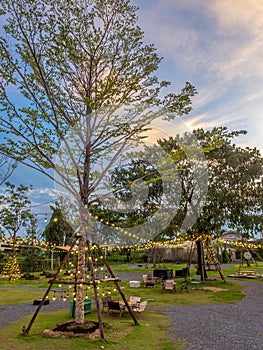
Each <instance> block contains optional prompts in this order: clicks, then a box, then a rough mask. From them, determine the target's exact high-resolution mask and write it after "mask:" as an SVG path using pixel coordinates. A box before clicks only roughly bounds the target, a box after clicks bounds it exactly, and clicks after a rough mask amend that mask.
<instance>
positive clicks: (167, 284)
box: [163, 279, 176, 292]
mask: <svg viewBox="0 0 263 350" xmlns="http://www.w3.org/2000/svg"><path fill="white" fill-rule="evenodd" d="M175 288H176V283H175V281H174V280H172V279H167V280H164V283H163V290H164V291H166V290H171V291H172V292H175Z"/></svg>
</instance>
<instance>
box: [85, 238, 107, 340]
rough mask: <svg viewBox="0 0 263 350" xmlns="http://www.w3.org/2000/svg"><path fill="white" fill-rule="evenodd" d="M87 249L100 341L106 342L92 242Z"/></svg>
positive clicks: (88, 243)
mask: <svg viewBox="0 0 263 350" xmlns="http://www.w3.org/2000/svg"><path fill="white" fill-rule="evenodd" d="M87 247H88V264H89V267H90V273H91V280H92V284H93V289H94V297H95V304H96V309H97V315H98V322H99V329H100V340H102V341H104V340H105V338H104V329H103V323H102V317H101V310H100V303H99V296H98V289H97V282H96V278H95V274H94V266H93V261H92V254H91V245H90V242H89V241H87Z"/></svg>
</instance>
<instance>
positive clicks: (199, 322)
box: [163, 281, 263, 350]
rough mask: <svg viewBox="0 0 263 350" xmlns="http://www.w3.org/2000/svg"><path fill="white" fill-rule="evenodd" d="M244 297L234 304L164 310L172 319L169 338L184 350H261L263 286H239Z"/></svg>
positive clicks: (253, 284) (262, 336)
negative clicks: (184, 343)
mask: <svg viewBox="0 0 263 350" xmlns="http://www.w3.org/2000/svg"><path fill="white" fill-rule="evenodd" d="M238 283H241V284H242V285H243V286H244V291H245V295H246V297H245V298H244V299H243V300H242V301H240V302H237V303H234V304H218V305H200V306H174V307H170V308H169V309H168V308H164V309H163V310H164V311H165V312H167V313H168V314H169V316H170V317H171V319H172V326H171V327H170V329H169V332H170V334H171V337H176V338H180V339H185V340H186V341H187V342H188V343H189V346H187V347H186V349H187V350H262V349H263V302H262V292H263V282H256V283H249V282H243V281H242V282H241V281H240V282H238Z"/></svg>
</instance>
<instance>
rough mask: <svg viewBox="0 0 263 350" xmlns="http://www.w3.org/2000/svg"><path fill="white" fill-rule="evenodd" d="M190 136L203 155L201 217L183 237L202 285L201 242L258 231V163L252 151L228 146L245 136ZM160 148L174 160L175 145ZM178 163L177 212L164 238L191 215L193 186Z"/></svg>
mask: <svg viewBox="0 0 263 350" xmlns="http://www.w3.org/2000/svg"><path fill="white" fill-rule="evenodd" d="M193 133H194V135H195V137H196V139H197V140H198V141H199V143H200V145H201V147H202V149H203V152H204V154H205V163H206V165H207V167H208V175H209V178H208V191H207V195H206V200H205V203H204V205H203V208H202V211H201V213H199V214H198V218H197V220H196V222H195V223H194V225H193V226H192V227H191V229H190V230H188V232H187V233H188V234H189V235H190V236H191V237H192V238H193V239H196V242H197V248H198V266H199V271H200V273H201V275H202V278H203V279H204V278H205V271H204V262H203V261H202V260H203V257H202V244H203V241H204V240H205V237H206V236H210V237H211V238H216V237H219V236H220V234H221V232H222V229H223V228H224V227H225V228H226V227H228V228H230V229H235V230H236V231H238V232H241V233H243V234H244V233H246V234H247V235H248V236H249V237H253V235H254V234H255V233H257V232H259V230H260V225H261V223H262V192H263V184H262V175H263V158H262V156H261V154H260V152H259V150H257V149H256V148H249V147H240V146H237V145H236V144H235V143H234V141H233V140H234V138H236V137H238V136H240V135H242V134H244V133H246V132H245V131H232V132H231V131H228V130H227V128H225V127H218V128H214V129H212V130H211V131H204V130H203V129H198V130H195V131H193ZM185 137H187V135H186V136H185ZM178 141H179V142H178ZM161 143H162V146H163V147H164V148H166V150H167V151H168V152H169V153H170V154H172V155H176V154H177V152H178V149H179V148H180V147H179V144H180V140H176V139H174V140H173V139H170V140H162V141H161ZM176 157H177V156H176ZM180 157H181V159H180V161H179V163H180V164H181V165H180V167H181V174H180V177H181V185H182V197H181V206H180V208H179V210H178V214H177V215H176V216H175V218H174V220H173V222H172V223H171V225H170V227H169V228H168V229H167V230H166V231H165V232H164V233H163V235H166V236H167V235H168V236H172V235H173V234H174V232H178V227H180V225H181V224H182V222H183V220H184V218H185V216H186V215H189V213H190V215H192V214H193V215H194V214H195V213H194V210H195V207H196V203H195V200H196V199H194V198H193V193H194V191H195V181H194V179H193V178H192V173H191V167H190V164H189V163H188V160H187V158H186V157H182V156H180ZM200 166H201V167H202V164H200ZM198 237H200V239H198Z"/></svg>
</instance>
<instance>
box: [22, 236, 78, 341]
mask: <svg viewBox="0 0 263 350" xmlns="http://www.w3.org/2000/svg"><path fill="white" fill-rule="evenodd" d="M78 239H79V236H76V238H75V240H74V242H73V243H72V245H71V247H70V248H69V250H68V252H67V254H66V256H65V258H64V259H63V261H62V262H61V264H60V266H59V268H58V270H57V272H56V273H55V276H54V277H53V278H52V280H50V281H49V283H50V284H49V287H48V289H47V290H46V292H45V294H44V296H43V298H42V301H41V303H40V304H39V305H38V307H37V309H36V311H35V313H34V315H33V317H32V318H31V320H30V322H29V324H28V326H27V327H25V326H23V328H22V331H23V333H24V335H28V332H29V331H30V329H31V327H32V325H33V323H34V321H35V319H36V317H37V315H38V314H39V311H40V309H41V307H42V306H43V304H44V302H45V300H46V297H47V296H48V293H49V292H50V290H51V288H52V286H53V284H54V282H55V280H56V279H57V277H58V275H59V273H60V270H61V269H62V268H63V266H64V265H65V263H66V261H67V260H68V257H69V255H70V253H71V251H72V250H73V248H74V245H75V244H76V242H77V240H78Z"/></svg>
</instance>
